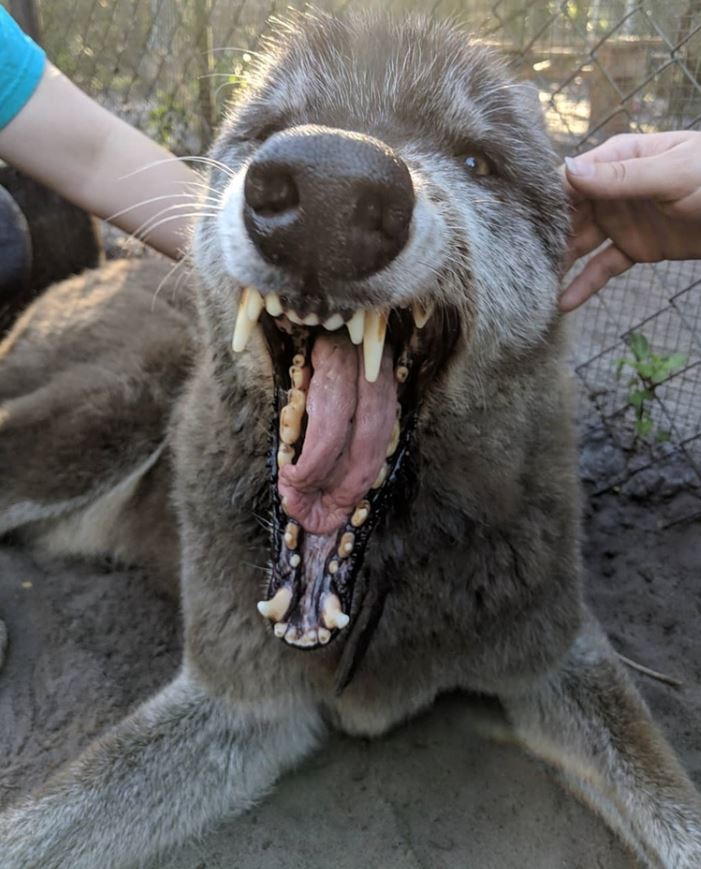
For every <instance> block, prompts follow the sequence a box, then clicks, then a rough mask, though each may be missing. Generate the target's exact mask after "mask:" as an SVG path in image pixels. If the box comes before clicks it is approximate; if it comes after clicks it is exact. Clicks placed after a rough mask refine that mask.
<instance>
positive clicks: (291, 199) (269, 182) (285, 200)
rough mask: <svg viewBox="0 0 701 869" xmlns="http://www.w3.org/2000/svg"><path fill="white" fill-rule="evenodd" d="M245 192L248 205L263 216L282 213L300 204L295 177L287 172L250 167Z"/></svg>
mask: <svg viewBox="0 0 701 869" xmlns="http://www.w3.org/2000/svg"><path fill="white" fill-rule="evenodd" d="M243 192H244V196H245V199H246V203H247V204H248V206H249V207H250V208H252V209H253V210H254V211H255V212H257V213H258V214H260V215H261V216H263V217H270V216H271V215H274V214H280V213H281V212H283V211H288V210H289V209H291V208H295V207H296V206H297V205H298V204H299V193H298V191H297V186H296V184H295V182H294V179H293V178H292V176H291V175H289V174H287V173H285V172H270V171H261V170H260V169H255V170H254V167H250V168H249V170H248V172H247V173H246V181H245V184H244V191H243Z"/></svg>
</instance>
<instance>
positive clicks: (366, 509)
mask: <svg viewBox="0 0 701 869" xmlns="http://www.w3.org/2000/svg"><path fill="white" fill-rule="evenodd" d="M369 515H370V502H369V501H360V503H359V504H358V505H357V507H356V508H355V510H354V511H353V515H352V516H351V525H352V526H353V527H354V528H360V526H361V525H363V524H364V522H365V520H366V519H367V518H368V516H369Z"/></svg>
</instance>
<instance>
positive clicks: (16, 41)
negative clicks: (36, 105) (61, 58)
mask: <svg viewBox="0 0 701 869" xmlns="http://www.w3.org/2000/svg"><path fill="white" fill-rule="evenodd" d="M45 64H46V55H45V54H44V52H43V50H42V49H41V48H39V46H38V45H37V44H36V42H33V41H32V40H31V39H30V38H29V37H28V36H27V35H26V34H25V33H23V32H22V30H20V28H19V27H18V26H17V24H16V23H15V20H14V19H13V18H12V17H11V15H10V13H9V12H7V10H5V9H4V8H3V7H2V6H0V130H1V129H2V128H3V127H4V126H6V125H7V124H9V123H10V121H11V120H12V119H13V118H14V116H15V115H16V114H17V113H18V112H19V110H20V109H21V108H22V107H23V106H24V105H25V104H26V103H27V102H28V100H29V98H30V97H31V95H32V94H33V93H34V91H35V90H36V87H37V85H38V84H39V79H40V78H41V76H42V73H43V72H44V66H45Z"/></svg>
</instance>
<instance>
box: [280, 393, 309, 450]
mask: <svg viewBox="0 0 701 869" xmlns="http://www.w3.org/2000/svg"><path fill="white" fill-rule="evenodd" d="M302 394H303V393H302ZM303 416H304V409H303V408H299V407H295V405H294V404H286V405H285V406H284V407H283V409H282V410H281V412H280V440H281V441H282V442H283V443H284V444H289V445H292V444H296V443H297V441H298V440H299V436H300V434H301V432H302V417H303Z"/></svg>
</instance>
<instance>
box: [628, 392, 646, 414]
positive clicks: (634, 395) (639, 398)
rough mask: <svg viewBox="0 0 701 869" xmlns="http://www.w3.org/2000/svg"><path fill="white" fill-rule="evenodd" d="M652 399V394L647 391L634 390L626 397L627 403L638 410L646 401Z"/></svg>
mask: <svg viewBox="0 0 701 869" xmlns="http://www.w3.org/2000/svg"><path fill="white" fill-rule="evenodd" d="M651 398H652V393H651V392H650V391H649V390H647V389H634V390H633V391H632V392H631V393H630V395H629V396H628V403H629V404H632V405H633V407H634V408H636V409H637V410H640V408H641V407H642V406H643V405H644V404H645V402H646V401H649V400H650V399H651Z"/></svg>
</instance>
